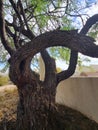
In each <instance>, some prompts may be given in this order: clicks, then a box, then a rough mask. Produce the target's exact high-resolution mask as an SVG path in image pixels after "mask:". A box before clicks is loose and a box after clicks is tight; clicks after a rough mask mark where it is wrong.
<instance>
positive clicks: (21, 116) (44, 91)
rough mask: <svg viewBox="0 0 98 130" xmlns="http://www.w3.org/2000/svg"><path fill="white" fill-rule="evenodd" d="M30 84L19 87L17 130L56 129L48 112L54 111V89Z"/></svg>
mask: <svg viewBox="0 0 98 130" xmlns="http://www.w3.org/2000/svg"><path fill="white" fill-rule="evenodd" d="M50 91H51V90H50V89H48V88H47V87H46V88H45V87H43V86H40V85H39V84H38V85H37V86H36V87H35V86H32V85H30V84H27V85H25V86H24V87H22V88H21V89H19V91H18V92H19V97H20V100H19V104H18V107H17V130H56V129H54V128H53V122H51V121H52V117H51V114H50V113H53V111H55V89H54V90H53V91H52V93H51V94H50Z"/></svg>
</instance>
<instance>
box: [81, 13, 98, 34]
mask: <svg viewBox="0 0 98 130" xmlns="http://www.w3.org/2000/svg"><path fill="white" fill-rule="evenodd" d="M96 22H98V14H95V15H93V16H92V17H90V18H89V19H88V20H87V22H86V24H85V25H84V27H83V28H82V30H81V31H80V33H81V34H86V33H87V32H88V30H89V29H90V28H91V27H92V25H94V24H95V23H96Z"/></svg>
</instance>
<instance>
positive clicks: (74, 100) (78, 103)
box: [56, 77, 98, 123]
mask: <svg viewBox="0 0 98 130" xmlns="http://www.w3.org/2000/svg"><path fill="white" fill-rule="evenodd" d="M56 102H58V103H60V104H64V105H66V106H69V107H71V108H73V109H76V110H78V111H80V112H82V113H83V114H84V115H86V116H88V117H89V118H91V119H93V120H95V121H96V122H97V123H98V78H96V77H87V78H85V77H84V78H82V77H72V78H70V79H67V80H64V81H62V82H61V83H60V84H59V85H58V87H57V94H56Z"/></svg>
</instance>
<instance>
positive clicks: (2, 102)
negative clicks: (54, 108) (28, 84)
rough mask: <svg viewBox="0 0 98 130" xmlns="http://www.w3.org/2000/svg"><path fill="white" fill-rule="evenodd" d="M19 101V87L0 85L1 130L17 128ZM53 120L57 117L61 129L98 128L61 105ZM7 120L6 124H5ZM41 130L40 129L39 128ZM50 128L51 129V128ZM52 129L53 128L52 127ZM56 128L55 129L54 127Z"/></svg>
mask: <svg viewBox="0 0 98 130" xmlns="http://www.w3.org/2000/svg"><path fill="white" fill-rule="evenodd" d="M17 101H18V93H17V88H16V87H15V86H13V85H8V86H5V87H0V130H4V127H5V126H6V130H15V129H16V127H15V126H16V124H15V119H16V107H17ZM51 115H52V117H53V118H52V120H53V121H52V122H54V119H55V118H56V117H57V118H56V120H55V121H56V123H57V125H58V123H59V125H60V126H59V125H58V128H59V127H60V129H59V130H98V124H97V123H95V122H94V121H91V120H89V119H88V118H86V117H85V116H84V115H82V114H81V113H79V112H77V111H74V110H72V109H70V108H68V107H65V106H60V108H59V111H58V112H55V113H51ZM5 121H6V125H4V123H5ZM37 130H38V129H37ZM39 130H40V129H39ZM49 130H50V129H49ZM51 130H52V129H51ZM53 130H54V129H53Z"/></svg>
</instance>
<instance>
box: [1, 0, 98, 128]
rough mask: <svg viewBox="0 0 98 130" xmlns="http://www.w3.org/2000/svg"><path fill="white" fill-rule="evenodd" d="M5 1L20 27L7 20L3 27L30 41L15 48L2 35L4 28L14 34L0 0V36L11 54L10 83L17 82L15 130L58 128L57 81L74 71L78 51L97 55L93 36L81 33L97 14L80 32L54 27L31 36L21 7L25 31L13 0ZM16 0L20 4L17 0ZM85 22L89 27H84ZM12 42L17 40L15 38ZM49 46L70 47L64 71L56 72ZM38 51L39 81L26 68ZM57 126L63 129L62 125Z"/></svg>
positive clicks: (59, 122) (84, 32) (11, 34)
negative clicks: (42, 76)
mask: <svg viewBox="0 0 98 130" xmlns="http://www.w3.org/2000/svg"><path fill="white" fill-rule="evenodd" d="M9 1H10V3H11V5H12V7H13V9H14V11H15V13H16V14H17V17H18V19H19V22H20V26H21V27H20V26H19V27H17V25H15V24H14V23H9V22H7V21H6V26H11V27H13V28H14V30H15V31H17V32H19V30H20V28H21V31H20V33H21V34H22V35H24V36H26V37H28V39H30V40H31V41H30V42H29V43H27V44H26V45H24V46H22V47H19V48H18V46H17V45H18V44H17V43H15V44H16V45H15V47H16V48H15V49H16V50H14V49H12V47H11V46H10V44H9V42H8V40H7V38H6V31H7V33H9V34H10V36H11V37H14V36H15V34H14V35H13V33H11V30H9V28H7V27H6V29H5V20H4V17H3V0H0V36H1V40H2V43H3V45H4V47H5V49H6V50H7V51H8V52H9V54H10V55H11V58H10V60H9V63H10V71H9V76H10V79H11V80H12V81H13V83H14V84H16V85H17V88H18V92H19V97H20V100H19V104H18V108H17V130H59V129H60V127H58V126H59V125H61V124H62V122H61V121H60V120H59V119H57V117H56V116H57V115H58V114H59V113H56V111H58V107H57V106H56V105H55V94H56V87H57V84H58V83H59V82H60V81H62V80H64V79H67V78H69V77H70V76H71V75H72V74H73V73H74V71H75V68H76V64H77V55H78V52H80V53H83V54H85V55H88V56H91V57H98V46H97V45H95V44H94V39H93V38H90V37H88V36H85V34H86V32H87V31H88V29H89V28H90V27H91V26H92V25H93V24H94V23H96V22H97V21H98V15H96V16H94V17H92V18H91V19H90V21H91V22H89V21H88V22H87V24H86V25H85V26H84V29H82V30H81V32H80V33H78V32H77V31H76V30H71V31H61V30H56V31H51V32H46V33H45V34H41V35H39V36H38V37H34V35H33V34H32V32H31V31H30V30H29V28H28V25H27V21H26V19H25V14H24V12H23V9H22V15H23V18H24V21H25V25H26V28H27V30H26V29H25V28H24V27H23V21H22V18H21V14H20V12H19V11H18V10H17V7H16V5H15V2H14V1H13V0H9ZM19 2H20V6H21V7H22V5H21V0H19ZM92 19H93V20H92ZM89 24H90V26H88V25H89ZM87 26H88V27H87ZM86 27H87V28H86ZM14 41H16V42H17V40H14ZM51 46H63V47H67V48H69V49H71V57H70V64H69V67H68V70H65V71H63V72H61V73H58V74H56V71H55V70H56V66H55V60H54V59H53V58H51V57H50V56H49V54H48V53H47V51H46V50H45V49H46V48H48V47H51ZM38 52H41V55H42V58H43V60H44V62H45V79H44V81H43V82H41V81H40V80H39V76H38V74H36V73H35V72H33V71H32V70H31V69H30V63H31V60H32V58H33V57H34V55H35V54H36V53H38ZM54 113H56V114H57V115H55V114H54ZM56 122H57V123H58V124H59V125H58V124H57V123H56ZM61 129H64V127H63V128H61Z"/></svg>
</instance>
